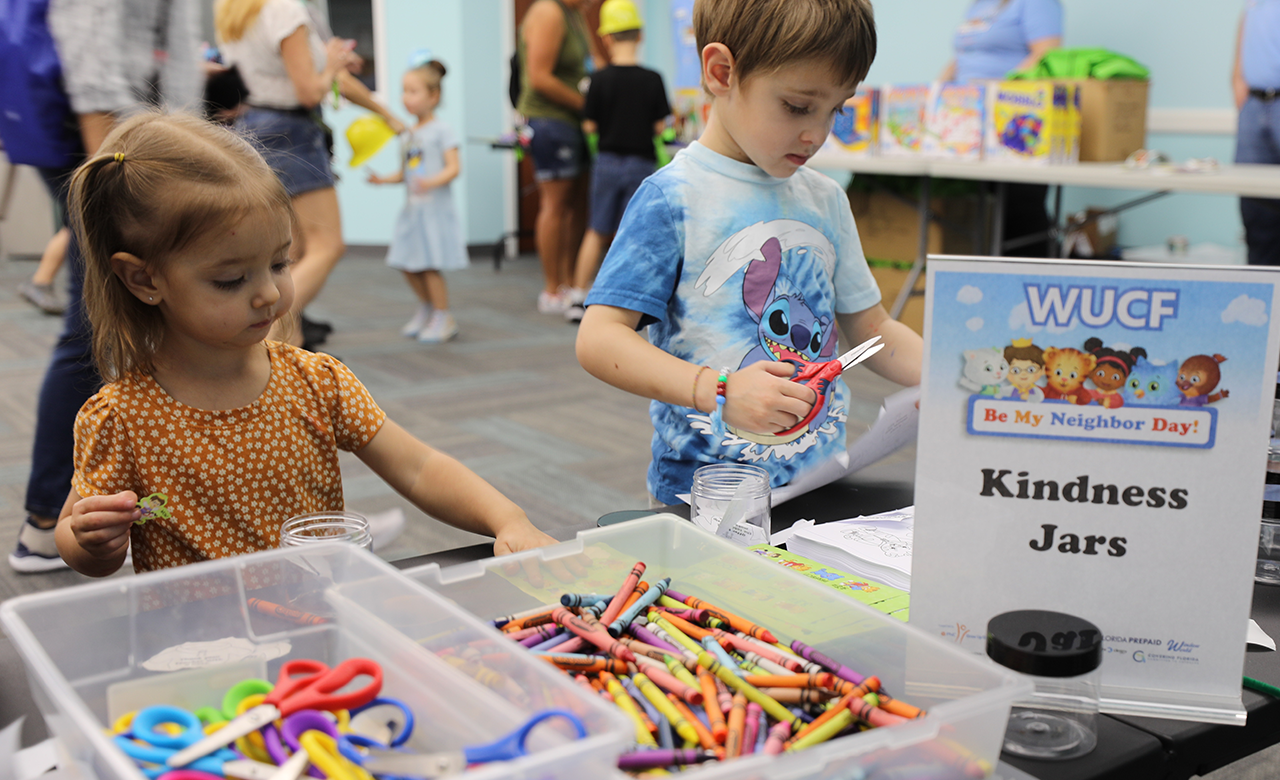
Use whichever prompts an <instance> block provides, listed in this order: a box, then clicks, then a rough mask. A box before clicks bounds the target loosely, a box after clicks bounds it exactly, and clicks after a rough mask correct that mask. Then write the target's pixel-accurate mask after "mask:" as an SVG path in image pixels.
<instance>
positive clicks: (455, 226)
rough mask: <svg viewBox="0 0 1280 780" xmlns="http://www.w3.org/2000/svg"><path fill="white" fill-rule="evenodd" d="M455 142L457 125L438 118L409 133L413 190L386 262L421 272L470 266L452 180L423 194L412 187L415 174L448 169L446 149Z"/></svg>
mask: <svg viewBox="0 0 1280 780" xmlns="http://www.w3.org/2000/svg"><path fill="white" fill-rule="evenodd" d="M456 148H458V142H457V140H456V139H455V137H454V135H453V130H452V129H450V127H449V126H448V125H447V124H445V123H444V122H443V121H441V120H439V119H433V120H431V121H430V122H428V123H426V124H425V125H423V126H422V127H419V128H415V129H414V130H412V131H411V132H410V133H409V134H408V135H407V136H406V138H405V141H404V148H403V162H404V181H405V186H406V189H407V190H408V193H409V194H408V199H407V200H406V202H405V204H404V210H403V211H401V212H400V217H399V218H398V219H397V220H396V229H395V234H394V235H393V236H392V238H391V249H390V250H389V251H388V252H387V265H389V266H391V267H392V268H396V269H399V270H401V271H410V272H417V271H456V270H458V269H460V268H466V267H467V246H466V243H465V241H464V240H463V238H462V225H461V223H460V221H459V220H458V210H457V209H456V208H455V207H454V205H453V194H452V192H450V189H449V185H448V184H446V185H444V186H443V187H436V188H435V189H432V190H429V191H427V192H425V193H421V194H419V193H416V192H414V190H413V183H414V181H415V180H417V181H420V180H423V179H430V178H431V177H433V176H435V175H437V174H438V173H440V171H442V170H444V153H445V152H446V151H448V150H449V149H456Z"/></svg>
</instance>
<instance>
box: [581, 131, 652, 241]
mask: <svg viewBox="0 0 1280 780" xmlns="http://www.w3.org/2000/svg"><path fill="white" fill-rule="evenodd" d="M656 167H657V163H656V162H654V161H653V160H646V159H645V158H643V157H636V156H633V155H629V154H614V153H613V152H600V153H599V154H598V155H596V164H595V166H594V167H593V168H592V169H591V229H592V230H594V231H595V232H597V233H599V234H600V235H602V236H611V235H613V234H614V233H616V232H618V223H620V222H622V212H624V211H626V210H627V204H628V203H630V202H631V196H632V195H635V194H636V190H637V189H639V188H640V185H641V184H643V183H644V180H645V179H647V178H649V176H650V175H652V174H653V172H654V170H655V168H656Z"/></svg>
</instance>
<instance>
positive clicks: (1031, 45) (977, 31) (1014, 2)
mask: <svg viewBox="0 0 1280 780" xmlns="http://www.w3.org/2000/svg"><path fill="white" fill-rule="evenodd" d="M1061 46H1062V4H1061V3H1060V2H1059V0H973V3H971V4H970V6H969V10H968V11H967V12H966V13H965V18H964V21H963V22H961V24H960V27H959V29H957V30H956V37H955V49H956V54H955V58H954V59H953V60H951V62H950V63H949V64H948V65H947V67H946V68H945V69H943V71H942V76H941V78H942V80H943V81H959V82H969V81H982V80H987V79H1003V78H1004V77H1005V76H1006V75H1007V74H1008V73H1009V72H1010V71H1017V70H1025V69H1026V68H1030V67H1031V66H1033V65H1035V64H1036V63H1037V62H1039V61H1040V58H1041V57H1043V56H1044V55H1045V52H1048V51H1050V50H1051V49H1057V48H1059V47H1061ZM1048 192H1049V188H1048V186H1046V185H1044V184H1012V183H1011V184H1008V185H1006V190H1005V210H1004V239H1005V241H1009V240H1010V239H1015V238H1020V237H1022V236H1027V235H1031V234H1035V233H1044V232H1046V231H1047V230H1048V229H1049V227H1050V221H1049V213H1048V211H1047V210H1046V209H1045V205H1044V201H1045V196H1046V195H1047V194H1048ZM1048 253H1049V242H1048V240H1047V238H1046V239H1045V240H1042V241H1037V242H1035V243H1032V244H1027V245H1024V246H1020V247H1014V248H1012V249H1010V250H1009V251H1008V252H1006V254H1010V255H1018V256H1022V257H1047V256H1048Z"/></svg>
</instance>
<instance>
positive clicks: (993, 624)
mask: <svg viewBox="0 0 1280 780" xmlns="http://www.w3.org/2000/svg"><path fill="white" fill-rule="evenodd" d="M987 655H988V656H989V657H990V658H991V660H993V661H995V662H996V663H998V664H1000V665H1001V666H1003V667H1005V668H1007V669H1012V670H1014V671H1015V672H1022V673H1023V674H1033V675H1036V676H1038V677H1078V676H1080V675H1082V674H1086V673H1088V672H1092V671H1093V670H1094V669H1097V668H1098V666H1099V665H1100V664H1101V663H1102V632H1101V631H1099V630H1098V627H1097V626H1095V625H1094V624H1092V623H1090V622H1089V621H1087V620H1085V619H1084V618H1078V617H1075V616H1074V615H1067V614H1064V613H1062V612H1050V611H1048V610H1041V609H1024V610H1017V611H1015V612H1005V613H1003V614H1000V615H996V616H995V617H993V618H991V621H990V622H989V623H987Z"/></svg>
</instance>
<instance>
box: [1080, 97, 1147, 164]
mask: <svg viewBox="0 0 1280 780" xmlns="http://www.w3.org/2000/svg"><path fill="white" fill-rule="evenodd" d="M1076 83H1077V84H1079V85H1080V121H1081V128H1080V161H1081V162H1121V161H1123V160H1124V159H1125V158H1126V157H1128V156H1129V155H1130V154H1132V153H1134V152H1135V151H1137V150H1138V149H1143V148H1145V147H1146V145H1147V93H1148V91H1149V90H1150V87H1151V82H1149V81H1138V80H1137V79H1109V80H1106V81H1100V80H1098V79H1084V80H1081V81H1078V82H1076Z"/></svg>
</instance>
